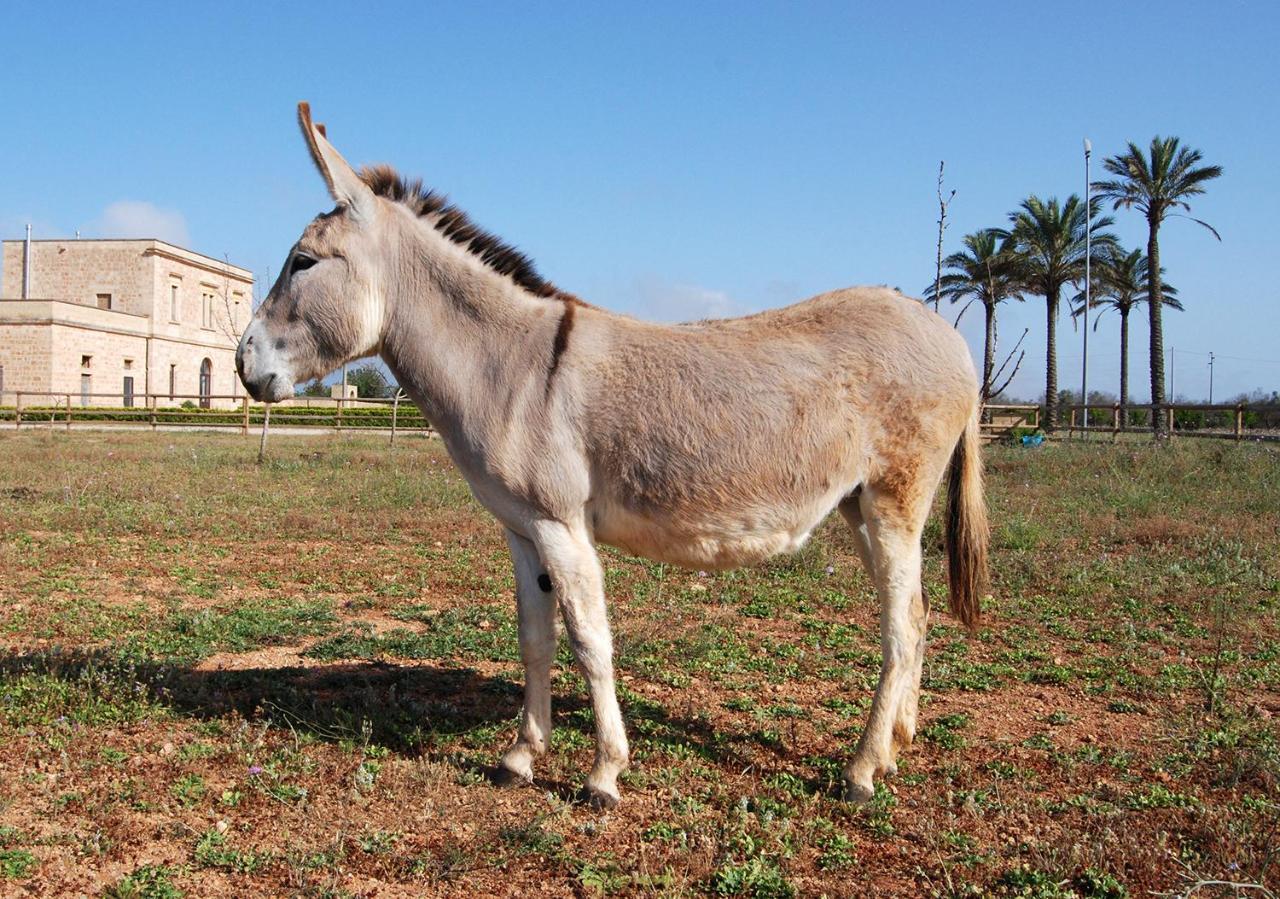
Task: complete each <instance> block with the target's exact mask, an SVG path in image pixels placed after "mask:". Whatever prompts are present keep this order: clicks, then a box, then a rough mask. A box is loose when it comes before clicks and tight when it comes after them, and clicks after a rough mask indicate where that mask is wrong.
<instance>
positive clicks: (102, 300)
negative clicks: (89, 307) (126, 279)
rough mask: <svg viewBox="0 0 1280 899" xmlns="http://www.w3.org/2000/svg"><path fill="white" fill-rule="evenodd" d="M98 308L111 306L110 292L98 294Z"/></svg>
mask: <svg viewBox="0 0 1280 899" xmlns="http://www.w3.org/2000/svg"><path fill="white" fill-rule="evenodd" d="M98 308H99V309H110V308H111V294H109V293H100V294H98Z"/></svg>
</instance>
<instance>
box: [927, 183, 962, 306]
mask: <svg viewBox="0 0 1280 899" xmlns="http://www.w3.org/2000/svg"><path fill="white" fill-rule="evenodd" d="M946 166H947V161H946V160H945V159H943V160H941V161H940V162H939V163H938V259H937V265H936V267H935V269H934V276H933V311H934V312H937V311H938V304H939V303H941V302H942V234H943V232H944V231H946V230H947V207H948V206H950V205H951V201H952V200H954V199H955V198H956V192H955V191H954V190H952V191H951V193H949V194H948V195H947V198H946V199H945V200H944V199H942V173H943V170H944V169H945V168H946ZM960 314H961V315H963V314H964V313H963V312H961V313H960ZM956 324H957V325H959V324H960V319H959V318H957V319H956Z"/></svg>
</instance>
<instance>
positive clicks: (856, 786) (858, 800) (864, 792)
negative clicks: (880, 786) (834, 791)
mask: <svg viewBox="0 0 1280 899" xmlns="http://www.w3.org/2000/svg"><path fill="white" fill-rule="evenodd" d="M875 795H876V788H875V787H874V786H871V787H868V786H863V785H862V784H860V783H855V782H854V781H852V780H846V781H845V782H844V801H845V802H849V803H852V804H854V805H866V804H867V803H868V802H870V801H871V798H872V797H873V796H875Z"/></svg>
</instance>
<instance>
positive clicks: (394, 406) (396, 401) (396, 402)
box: [391, 388, 400, 446]
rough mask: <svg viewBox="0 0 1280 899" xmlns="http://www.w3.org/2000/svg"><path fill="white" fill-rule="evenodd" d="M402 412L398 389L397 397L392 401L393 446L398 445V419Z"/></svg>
mask: <svg viewBox="0 0 1280 899" xmlns="http://www.w3.org/2000/svg"><path fill="white" fill-rule="evenodd" d="M399 412H400V390H399V389H398V388H397V390H396V395H395V397H394V398H393V399H392V400H391V445H392V446H395V445H396V418H397V417H398V415H399Z"/></svg>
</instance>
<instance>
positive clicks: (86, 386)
mask: <svg viewBox="0 0 1280 899" xmlns="http://www.w3.org/2000/svg"><path fill="white" fill-rule="evenodd" d="M92 394H93V378H92V376H90V375H81V376H80V405H82V406H87V405H89V398H90V396H92Z"/></svg>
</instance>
